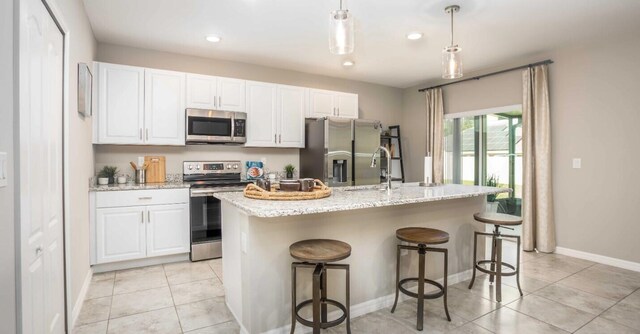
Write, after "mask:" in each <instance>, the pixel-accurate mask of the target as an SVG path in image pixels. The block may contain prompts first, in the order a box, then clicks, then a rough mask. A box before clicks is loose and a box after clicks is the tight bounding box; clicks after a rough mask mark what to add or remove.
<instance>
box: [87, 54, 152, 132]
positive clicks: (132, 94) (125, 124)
mask: <svg viewBox="0 0 640 334" xmlns="http://www.w3.org/2000/svg"><path fill="white" fill-rule="evenodd" d="M143 123H144V69H143V68H141V67H134V66H125V65H115V64H105V63H100V64H98V143H100V144H142V143H143V133H142V132H143Z"/></svg>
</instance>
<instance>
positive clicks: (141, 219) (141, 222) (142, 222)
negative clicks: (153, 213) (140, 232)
mask: <svg viewBox="0 0 640 334" xmlns="http://www.w3.org/2000/svg"><path fill="white" fill-rule="evenodd" d="M140 224H144V211H142V212H140Z"/></svg>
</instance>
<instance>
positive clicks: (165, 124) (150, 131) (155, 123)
mask: <svg viewBox="0 0 640 334" xmlns="http://www.w3.org/2000/svg"><path fill="white" fill-rule="evenodd" d="M144 96H145V103H144V110H145V112H144V120H145V121H144V123H145V130H144V142H145V144H147V145H184V143H185V135H184V130H185V74H184V73H181V72H172V71H162V70H152V69H146V70H145V94H144Z"/></svg>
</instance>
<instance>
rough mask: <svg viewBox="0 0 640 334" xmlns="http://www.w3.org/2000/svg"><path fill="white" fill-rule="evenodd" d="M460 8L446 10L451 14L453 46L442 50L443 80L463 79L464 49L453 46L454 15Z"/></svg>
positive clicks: (452, 7)
mask: <svg viewBox="0 0 640 334" xmlns="http://www.w3.org/2000/svg"><path fill="white" fill-rule="evenodd" d="M459 10H460V6H456V5H454V6H449V7H447V8H445V9H444V11H445V12H446V13H447V14H451V44H449V46H447V47H445V48H444V49H443V50H442V78H443V79H457V78H461V77H462V56H461V54H460V52H461V51H462V48H461V47H459V46H458V45H455V44H453V13H455V12H458V11H459Z"/></svg>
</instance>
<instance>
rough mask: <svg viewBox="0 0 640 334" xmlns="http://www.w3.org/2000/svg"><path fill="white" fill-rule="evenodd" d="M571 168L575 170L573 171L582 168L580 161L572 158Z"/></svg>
mask: <svg viewBox="0 0 640 334" xmlns="http://www.w3.org/2000/svg"><path fill="white" fill-rule="evenodd" d="M573 168H575V169H579V168H582V159H580V158H573Z"/></svg>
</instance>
